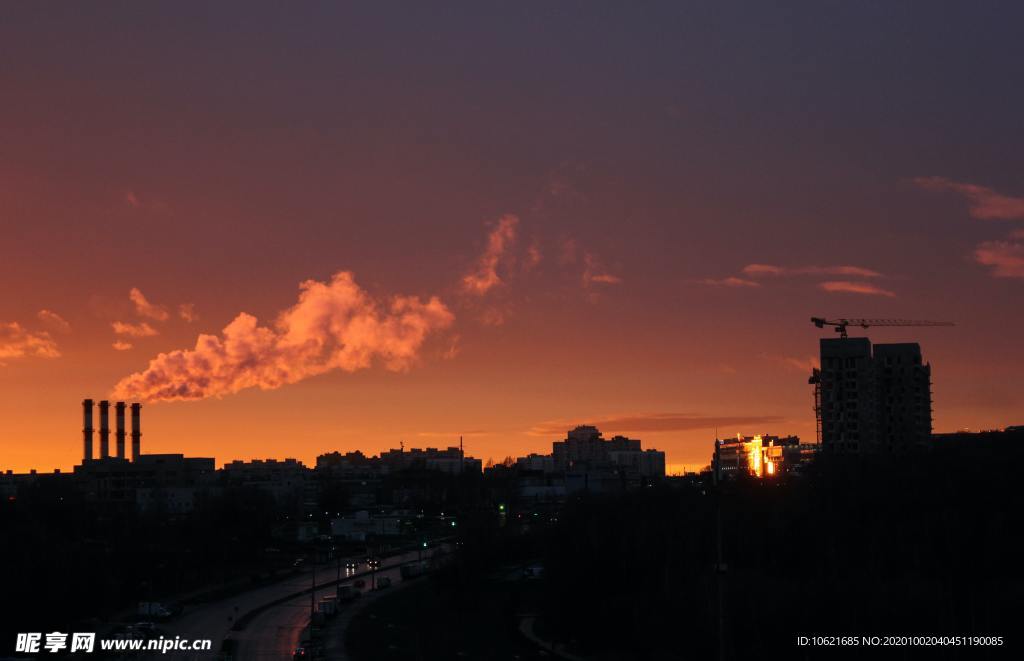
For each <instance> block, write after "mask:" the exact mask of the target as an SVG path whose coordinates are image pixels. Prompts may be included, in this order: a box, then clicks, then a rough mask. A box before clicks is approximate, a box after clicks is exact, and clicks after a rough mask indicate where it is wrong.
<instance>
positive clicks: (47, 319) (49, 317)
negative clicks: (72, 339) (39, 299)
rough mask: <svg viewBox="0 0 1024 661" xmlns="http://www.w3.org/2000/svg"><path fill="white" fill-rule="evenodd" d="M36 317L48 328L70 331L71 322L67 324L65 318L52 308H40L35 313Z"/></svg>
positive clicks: (63, 331) (62, 331) (64, 331)
mask: <svg viewBox="0 0 1024 661" xmlns="http://www.w3.org/2000/svg"><path fill="white" fill-rule="evenodd" d="M36 317H38V318H39V321H41V322H43V324H45V325H47V326H49V327H50V328H52V329H54V330H56V331H60V332H61V333H70V332H71V324H69V323H68V322H67V320H65V319H64V317H62V316H60V315H59V314H57V313H56V312H53V311H52V310H40V311H39V312H38V313H37V314H36Z"/></svg>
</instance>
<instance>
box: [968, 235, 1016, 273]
mask: <svg viewBox="0 0 1024 661" xmlns="http://www.w3.org/2000/svg"><path fill="white" fill-rule="evenodd" d="M1011 238H1014V239H1017V238H1024V230H1022V231H1019V232H1014V233H1013V234H1012V235H1011ZM974 260H975V261H976V262H978V263H979V264H983V265H985V266H988V267H991V269H992V275H994V276H995V277H997V278H1024V243H1021V242H1019V241H985V242H984V243H981V244H979V245H978V247H977V248H975V249H974Z"/></svg>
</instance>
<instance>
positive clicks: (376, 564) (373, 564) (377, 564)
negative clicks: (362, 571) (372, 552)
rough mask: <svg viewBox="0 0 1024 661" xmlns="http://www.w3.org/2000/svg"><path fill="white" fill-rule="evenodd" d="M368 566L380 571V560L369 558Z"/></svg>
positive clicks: (367, 560)
mask: <svg viewBox="0 0 1024 661" xmlns="http://www.w3.org/2000/svg"><path fill="white" fill-rule="evenodd" d="M366 566H367V567H369V568H370V569H380V560H378V559H377V558H367V559H366Z"/></svg>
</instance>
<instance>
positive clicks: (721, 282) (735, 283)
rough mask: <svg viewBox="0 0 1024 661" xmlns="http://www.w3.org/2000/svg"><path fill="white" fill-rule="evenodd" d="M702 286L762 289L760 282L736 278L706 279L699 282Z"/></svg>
mask: <svg viewBox="0 0 1024 661" xmlns="http://www.w3.org/2000/svg"><path fill="white" fill-rule="evenodd" d="M697 282H699V283H700V284H702V285H711V286H712V287H760V286H761V283H760V282H755V281H754V280H747V279H745V278H737V277H736V276H729V277H728V278H720V279H716V278H704V279H703V280H698V281H697Z"/></svg>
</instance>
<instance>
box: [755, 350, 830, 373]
mask: <svg viewBox="0 0 1024 661" xmlns="http://www.w3.org/2000/svg"><path fill="white" fill-rule="evenodd" d="M761 357H762V358H764V359H766V360H770V361H772V362H775V363H778V364H780V365H782V366H783V367H785V368H787V369H790V370H793V371H794V372H801V373H809V372H810V371H811V370H813V369H817V368H818V367H819V362H818V359H817V358H816V357H814V356H807V357H805V358H800V357H798V356H777V355H773V354H768V353H762V354H761Z"/></svg>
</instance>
